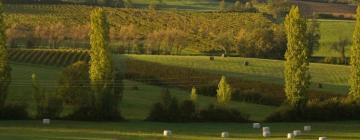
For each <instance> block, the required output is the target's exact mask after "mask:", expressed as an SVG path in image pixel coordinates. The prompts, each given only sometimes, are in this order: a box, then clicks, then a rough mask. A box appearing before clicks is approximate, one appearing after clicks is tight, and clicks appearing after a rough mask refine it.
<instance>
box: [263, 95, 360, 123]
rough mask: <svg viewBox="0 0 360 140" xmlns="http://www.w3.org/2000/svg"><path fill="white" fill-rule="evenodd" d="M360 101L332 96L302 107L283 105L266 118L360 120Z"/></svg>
mask: <svg viewBox="0 0 360 140" xmlns="http://www.w3.org/2000/svg"><path fill="white" fill-rule="evenodd" d="M359 119H360V103H356V102H350V101H347V100H346V99H340V98H331V99H327V100H324V101H318V100H313V101H309V102H308V103H307V106H306V107H305V108H302V109H296V108H293V107H290V106H282V107H281V108H280V109H278V110H277V111H276V112H274V113H273V114H271V115H270V116H268V117H267V118H266V121H268V122H287V121H338V120H359Z"/></svg>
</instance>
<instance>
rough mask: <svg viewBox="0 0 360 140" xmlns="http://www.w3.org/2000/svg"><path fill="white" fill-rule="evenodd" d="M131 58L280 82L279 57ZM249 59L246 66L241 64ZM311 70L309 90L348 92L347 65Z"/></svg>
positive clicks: (280, 61)
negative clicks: (322, 86)
mask: <svg viewBox="0 0 360 140" xmlns="http://www.w3.org/2000/svg"><path fill="white" fill-rule="evenodd" d="M128 57H129V58H131V59H137V60H143V61H148V62H156V63H160V64H165V65H172V66H180V67H187V68H193V69H197V70H203V71H207V72H213V73H216V74H222V75H226V76H230V77H232V76H236V77H241V78H243V79H245V80H252V81H263V82H269V83H276V84H283V72H284V69H283V66H284V61H282V60H268V59H257V58H239V57H227V58H221V57H216V58H215V61H210V60H209V57H208V56H162V55H158V56H151V55H128ZM245 61H248V62H249V66H244V64H243V63H244V62H245ZM310 72H311V77H312V83H313V84H312V85H311V87H312V89H316V90H323V91H328V92H334V93H342V94H346V93H347V88H348V77H349V76H348V74H349V72H350V67H349V66H340V65H329V64H319V63H311V64H310ZM316 83H323V84H325V86H324V88H322V89H318V88H316Z"/></svg>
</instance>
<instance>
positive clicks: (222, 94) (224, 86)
mask: <svg viewBox="0 0 360 140" xmlns="http://www.w3.org/2000/svg"><path fill="white" fill-rule="evenodd" d="M231 93H232V90H231V87H230V84H229V83H228V82H227V81H226V77H225V76H222V77H221V80H220V82H219V85H218V89H217V101H218V103H219V104H220V105H227V104H228V103H229V102H230V100H231Z"/></svg>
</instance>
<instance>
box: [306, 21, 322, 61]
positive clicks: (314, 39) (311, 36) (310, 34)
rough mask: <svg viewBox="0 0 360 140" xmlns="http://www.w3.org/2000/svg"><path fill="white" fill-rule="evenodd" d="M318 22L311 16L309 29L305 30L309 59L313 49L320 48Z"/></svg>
mask: <svg viewBox="0 0 360 140" xmlns="http://www.w3.org/2000/svg"><path fill="white" fill-rule="evenodd" d="M319 26H320V25H319V22H318V21H317V19H316V17H315V16H313V17H312V19H311V21H310V24H309V27H308V28H307V38H308V46H309V57H311V56H312V54H313V52H314V49H316V48H318V47H319V46H320V42H319V41H320V37H321V35H320V27H319Z"/></svg>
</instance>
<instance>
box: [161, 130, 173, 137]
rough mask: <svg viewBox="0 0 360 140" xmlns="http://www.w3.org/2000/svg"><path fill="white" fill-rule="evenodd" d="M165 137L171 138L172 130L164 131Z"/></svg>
mask: <svg viewBox="0 0 360 140" xmlns="http://www.w3.org/2000/svg"><path fill="white" fill-rule="evenodd" d="M163 135H164V136H165V137H170V136H171V135H172V132H171V130H164V133H163Z"/></svg>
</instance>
